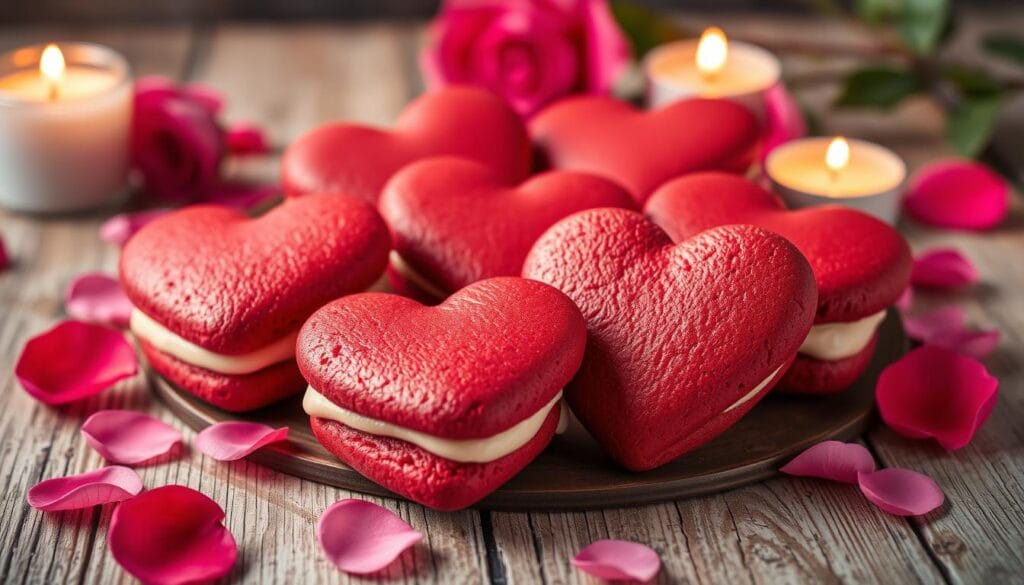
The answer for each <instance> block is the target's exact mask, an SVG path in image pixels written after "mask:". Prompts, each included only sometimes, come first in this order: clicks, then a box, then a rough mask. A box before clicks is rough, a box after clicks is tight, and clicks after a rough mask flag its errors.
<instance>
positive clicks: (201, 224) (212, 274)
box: [120, 195, 390, 411]
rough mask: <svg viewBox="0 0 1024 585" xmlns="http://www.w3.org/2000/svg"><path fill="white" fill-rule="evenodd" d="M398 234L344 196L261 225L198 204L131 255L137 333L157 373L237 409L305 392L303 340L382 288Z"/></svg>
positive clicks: (133, 244) (287, 210)
mask: <svg viewBox="0 0 1024 585" xmlns="http://www.w3.org/2000/svg"><path fill="white" fill-rule="evenodd" d="M389 248H390V239H389V237H388V232H387V226H386V225H385V224H384V221H383V220H382V219H381V218H380V215H378V214H377V212H376V210H375V209H374V208H373V207H372V206H371V205H369V204H367V203H365V202H363V201H360V200H358V199H355V198H353V197H345V196H338V195H310V196H308V197H302V198H300V199H291V200H285V202H284V203H282V204H281V205H279V206H277V207H275V208H274V209H271V210H270V211H268V212H267V213H266V214H264V215H263V216H261V217H258V218H250V217H248V216H246V215H244V214H242V213H241V212H239V211H236V210H234V209H230V208H226V207H220V206H213V205H196V206H192V207H187V208H185V209H182V210H180V211H176V212H174V213H171V214H168V215H166V216H164V217H161V218H159V219H157V220H156V221H154V222H152V223H150V224H148V225H147V226H146V227H144V228H142V230H140V231H139V232H138V233H137V234H135V236H134V237H132V239H131V240H129V242H128V244H127V245H126V246H125V247H124V250H123V251H122V253H121V267H120V269H121V284H122V286H123V287H124V290H125V292H126V293H127V295H128V298H129V299H131V301H132V304H133V305H134V306H135V310H134V311H133V312H132V317H131V329H132V332H133V333H135V335H136V337H137V338H138V339H139V341H140V344H141V346H142V349H143V351H144V352H145V354H146V357H147V358H148V359H149V362H150V364H151V365H152V366H153V368H154V369H156V371H158V372H159V373H160V374H162V375H163V376H164V377H166V378H167V379H169V380H171V381H172V382H174V383H175V384H177V385H179V386H181V387H182V388H184V389H186V390H188V391H189V392H191V393H193V394H195V395H196V396H198V397H200V398H202V399H203V400H206V401H207V402H209V403H211V404H213V405H215V406H218V407H220V408H223V409H225V410H231V411H243V410H252V409H254V408H259V407H261V406H265V405H267V404H269V403H271V402H275V401H277V400H280V399H281V398H284V397H285V396H288V395H290V394H293V393H295V392H298V391H300V390H302V387H303V383H302V377H301V376H300V375H299V371H298V368H297V366H296V364H295V359H294V355H295V337H296V335H298V330H299V327H300V326H301V325H302V323H303V321H305V320H306V318H307V317H309V315H310V314H312V313H313V311H315V310H316V309H318V308H319V307H321V306H322V305H323V304H324V303H326V302H328V301H331V300H333V299H336V298H338V297H339V296H341V295H345V294H349V293H352V292H356V291H361V290H363V289H365V288H366V287H368V286H369V285H371V284H372V283H373V282H374V281H375V280H376V279H377V278H378V277H379V276H380V274H381V272H382V271H383V270H384V267H385V265H386V264H387V257H388V249H389Z"/></svg>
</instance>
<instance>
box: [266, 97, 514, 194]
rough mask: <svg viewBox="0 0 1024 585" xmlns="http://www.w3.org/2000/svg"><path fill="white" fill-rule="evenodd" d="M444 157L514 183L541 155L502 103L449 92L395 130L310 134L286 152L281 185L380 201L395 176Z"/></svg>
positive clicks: (346, 127) (344, 127) (416, 106)
mask: <svg viewBox="0 0 1024 585" xmlns="http://www.w3.org/2000/svg"><path fill="white" fill-rule="evenodd" d="M441 155H452V156H460V157H465V158H469V159H473V160H476V161H479V162H480V163H482V164H485V165H487V166H489V167H491V168H492V169H494V171H495V173H497V175H498V176H499V177H501V178H502V179H503V180H506V181H519V180H521V179H524V178H526V176H527V175H529V174H530V165H531V163H532V156H533V154H532V147H531V145H530V139H529V136H528V135H527V133H526V129H525V128H524V126H523V123H522V122H521V121H520V119H519V116H517V115H516V113H515V112H514V111H512V109H511V108H509V107H508V105H507V104H506V103H505V102H504V101H503V100H502V99H501V98H499V97H498V96H496V95H494V94H492V93H490V92H488V91H486V90H482V89H476V88H470V87H449V88H446V89H441V90H438V91H434V92H431V93H427V94H425V95H423V96H421V97H420V98H418V99H417V100H415V101H413V102H412V103H411V104H409V105H408V106H406V108H405V110H403V111H402V115H401V116H400V117H399V118H398V122H396V123H395V126H394V128H392V129H391V130H383V129H378V128H371V127H369V126H362V125H359V124H351V123H331V124H326V125H323V126H320V127H319V128H316V129H314V130H312V131H310V132H308V133H306V134H305V135H303V136H301V137H300V138H299V139H298V140H296V141H295V142H293V143H292V144H291V145H290V146H289V147H288V149H287V150H286V151H285V153H284V158H283V160H282V163H281V177H282V179H281V180H282V184H283V186H284V190H285V193H286V194H287V195H302V194H305V193H344V194H347V195H354V196H356V197H359V198H361V199H364V200H366V201H369V202H376V201H377V197H378V196H379V194H380V190H381V188H382V187H383V186H384V183H385V182H387V180H388V178H389V177H391V175H392V174H394V172H395V171H397V170H398V169H400V168H402V167H404V166H405V165H407V164H409V163H410V162H413V161H415V160H418V159H421V158H425V157H428V156H441Z"/></svg>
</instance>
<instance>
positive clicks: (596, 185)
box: [378, 157, 635, 298]
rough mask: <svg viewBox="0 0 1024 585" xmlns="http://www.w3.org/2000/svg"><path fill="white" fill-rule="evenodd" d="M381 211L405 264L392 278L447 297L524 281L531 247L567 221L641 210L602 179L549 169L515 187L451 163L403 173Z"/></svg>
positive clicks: (461, 162) (469, 164)
mask: <svg viewBox="0 0 1024 585" xmlns="http://www.w3.org/2000/svg"><path fill="white" fill-rule="evenodd" d="M378 207H379V208H380V212H381V214H382V215H383V216H384V219H385V221H387V224H388V226H390V227H391V235H392V240H393V242H394V251H393V252H392V256H393V258H394V257H395V255H396V254H397V258H395V260H397V262H398V263H399V265H398V266H396V262H395V261H393V262H392V264H391V268H392V269H397V270H394V271H393V272H392V273H393V274H395V273H397V274H403V275H405V278H404V280H412V279H415V280H426V281H427V282H429V283H430V284H431V285H432V287H430V288H433V289H436V290H437V291H438V292H442V293H445V294H447V293H448V292H451V291H454V290H458V289H460V288H462V287H464V286H466V285H469V284H470V283H473V282H476V281H478V280H482V279H484V278H491V277H494V276H519V274H520V272H521V271H522V269H523V260H525V259H526V254H527V252H529V251H530V246H532V245H533V243H534V242H535V241H536V240H537V238H538V237H540V235H541V234H542V233H544V230H546V229H548V228H549V227H551V226H552V225H554V224H555V222H557V221H558V220H560V219H562V218H564V217H566V216H568V215H571V214H573V213H575V212H577V211H582V210H584V209H591V208H594V207H624V208H628V209H633V208H634V207H635V204H634V203H633V200H632V199H631V198H630V196H629V193H627V192H626V191H625V190H624V189H623V188H622V187H619V186H618V185H616V184H615V183H613V182H611V181H609V180H608V179H604V178H602V177H598V176H596V175H590V174H586V173H575V172H563V171H551V172H548V173H544V174H541V175H537V176H535V177H533V178H531V179H529V180H528V181H525V182H523V183H521V184H519V185H517V186H513V185H509V184H508V183H507V182H505V181H502V180H501V179H500V178H499V177H498V176H497V175H496V174H495V173H494V172H493V171H491V170H490V169H489V168H488V167H486V166H484V165H481V164H480V163H477V162H474V161H471V160H467V159H460V158H452V157H445V158H433V159H427V160H423V161H420V162H416V163H413V164H411V165H409V166H407V167H405V168H404V169H402V170H401V171H399V172H398V173H397V174H396V175H395V176H394V177H393V178H392V179H391V181H389V182H388V184H387V186H385V188H384V192H383V193H382V195H381V199H380V202H379V204H378ZM403 271H404V272H403ZM408 271H413V272H414V273H415V274H416V276H414V277H409V276H408ZM396 288H397V287H396ZM442 298H443V295H442Z"/></svg>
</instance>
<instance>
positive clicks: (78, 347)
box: [14, 321, 138, 406]
mask: <svg viewBox="0 0 1024 585" xmlns="http://www.w3.org/2000/svg"><path fill="white" fill-rule="evenodd" d="M137 371H138V360H137V359H136V357H135V350H134V349H133V348H132V346H131V344H130V343H128V340H126V339H125V337H124V335H122V334H121V332H120V331H117V330H116V329H111V328H109V327H104V326H102V325H94V324H92V323H83V322H81V321H64V322H62V323H60V324H58V325H57V326H56V327H54V328H53V329H50V330H49V331H46V332H45V333H42V334H40V335H38V336H36V337H33V338H32V339H29V340H28V343H26V344H25V347H24V348H23V349H22V350H21V355H20V356H19V357H18V362H17V363H16V364H15V366H14V375H15V376H16V377H17V378H18V381H19V382H21V385H22V387H24V388H25V391H26V392H28V393H29V394H30V395H32V397H33V398H35V399H36V400H38V401H40V402H42V403H44V404H49V405H51V406H52V405H56V404H66V403H68V402H74V401H76V400H81V399H83V398H88V397H89V396H93V395H96V394H99V393H100V392H103V391H104V390H106V389H107V388H109V387H111V386H113V385H114V384H116V383H117V382H120V381H121V380H124V379H125V378H130V377H132V376H134V375H135V373H136V372H137Z"/></svg>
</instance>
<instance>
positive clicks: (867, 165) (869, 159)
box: [765, 137, 907, 224]
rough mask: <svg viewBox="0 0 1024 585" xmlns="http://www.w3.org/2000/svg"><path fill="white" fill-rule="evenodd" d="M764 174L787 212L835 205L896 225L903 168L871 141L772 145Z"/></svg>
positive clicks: (801, 141)
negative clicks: (788, 210) (784, 204)
mask: <svg viewBox="0 0 1024 585" xmlns="http://www.w3.org/2000/svg"><path fill="white" fill-rule="evenodd" d="M765 173H766V174H767V175H768V178H769V179H771V182H772V185H773V186H774V187H775V191H776V192H777V193H779V195H780V196H781V197H782V198H783V200H784V201H785V202H786V205H787V206H788V207H790V208H793V209H799V208H802V207H814V206H818V205H829V204H839V205H845V206H847V207H852V208H854V209H859V210H860V211H863V212H865V213H869V214H871V215H874V216H875V217H877V218H879V219H881V220H882V221H885V222H887V223H889V224H895V223H896V220H897V219H898V218H899V211H900V203H901V198H902V193H903V184H904V181H905V179H906V176H907V166H906V164H905V163H904V162H903V159H901V158H900V157H899V156H898V155H897V154H896V153H895V152H893V151H891V150H889V149H888V148H885V147H883V146H879V145H877V144H873V143H871V142H866V141H863V140H850V139H845V138H841V137H836V138H827V137H819V138H802V139H799V140H792V141H790V142H787V143H785V144H783V145H781V146H778V147H776V148H775V149H774V150H772V152H771V153H770V154H769V155H768V158H767V160H766V161H765Z"/></svg>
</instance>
